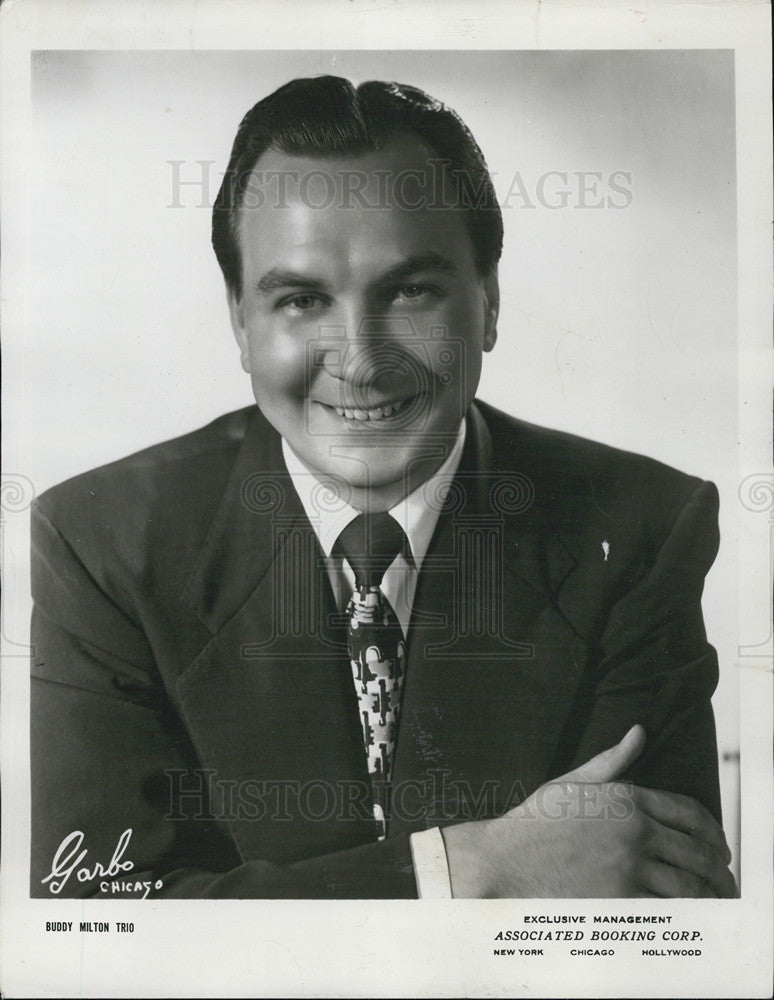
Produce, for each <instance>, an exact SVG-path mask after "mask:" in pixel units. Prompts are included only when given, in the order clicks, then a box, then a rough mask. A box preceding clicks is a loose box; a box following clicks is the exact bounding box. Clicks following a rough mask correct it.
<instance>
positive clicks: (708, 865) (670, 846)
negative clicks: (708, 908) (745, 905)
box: [648, 823, 736, 899]
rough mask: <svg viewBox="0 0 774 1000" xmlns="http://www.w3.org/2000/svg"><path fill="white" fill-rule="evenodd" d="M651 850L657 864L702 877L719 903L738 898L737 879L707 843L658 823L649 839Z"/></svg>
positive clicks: (649, 848)
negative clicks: (658, 862)
mask: <svg viewBox="0 0 774 1000" xmlns="http://www.w3.org/2000/svg"><path fill="white" fill-rule="evenodd" d="M648 850H649V851H650V852H651V853H652V855H653V857H654V858H656V859H657V860H661V861H665V862H667V863H668V864H670V865H672V866H674V867H675V868H681V869H682V870H683V871H686V872H691V873H692V874H693V875H698V876H699V878H701V879H703V880H704V881H705V882H706V883H707V885H708V886H709V887H710V889H712V891H713V893H714V894H715V895H716V896H717V897H718V898H719V899H735V898H736V882H735V881H734V876H733V875H732V874H731V872H730V871H729V870H728V868H727V867H726V865H725V864H724V861H723V857H722V856H721V855H720V854H719V853H718V852H717V851H716V850H715V848H714V847H710V845H709V844H707V843H706V842H705V841H703V840H697V839H696V838H694V837H691V836H689V835H688V834H685V833H681V832H680V831H679V830H672V829H669V827H665V826H661V824H660V823H658V824H656V829H655V830H654V833H653V834H652V835H651V837H650V838H649V839H648Z"/></svg>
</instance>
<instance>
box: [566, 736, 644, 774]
mask: <svg viewBox="0 0 774 1000" xmlns="http://www.w3.org/2000/svg"><path fill="white" fill-rule="evenodd" d="M644 746H645V730H644V729H643V728H642V726H632V728H631V729H630V730H629V732H628V733H627V734H626V736H624V738H623V739H622V740H621V741H620V743H616V744H615V746H612V747H610V748H609V749H607V750H603V751H602V753H599V754H597V756H596V757H592V758H591V760H587V761H586V763H585V764H581V765H580V767H576V768H575V770H574V771H568V773H567V774H563V775H562V776H561V778H557V779H556V780H557V781H583V782H586V781H588V782H592V781H593V782H597V781H615V779H616V778H617V777H618V776H619V775H621V774H623V773H624V771H626V770H627V768H629V767H631V765H632V764H633V763H634V761H635V760H636V759H637V758H638V757H639V755H640V754H641V753H642V748H643V747H644Z"/></svg>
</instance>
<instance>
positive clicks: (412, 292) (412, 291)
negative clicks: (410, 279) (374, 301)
mask: <svg viewBox="0 0 774 1000" xmlns="http://www.w3.org/2000/svg"><path fill="white" fill-rule="evenodd" d="M426 291H427V289H426V288H425V287H424V286H423V285H401V286H400V288H399V289H398V293H399V295H400V297H401V298H403V299H418V298H419V297H420V295H424V293H425V292H426Z"/></svg>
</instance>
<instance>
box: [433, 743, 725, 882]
mask: <svg viewBox="0 0 774 1000" xmlns="http://www.w3.org/2000/svg"><path fill="white" fill-rule="evenodd" d="M644 745H645V731H644V730H643V728H642V727H641V726H633V727H632V729H630V730H629V732H628V733H627V734H626V735H625V736H624V738H623V739H622V740H621V741H620V743H618V744H616V745H615V746H613V747H610V749H608V750H605V751H603V752H602V753H600V754H598V755H597V756H596V757H594V758H592V759H591V760H590V761H588V762H587V763H586V764H584V765H582V766H581V767H578V768H576V769H575V770H574V771H570V772H569V773H568V774H565V775H563V776H562V777H561V778H558V779H556V781H553V782H550V783H549V784H546V785H543V786H542V787H541V788H539V789H538V790H537V791H536V792H535V793H534V794H533V795H531V796H530V797H529V798H528V799H527V800H526V801H524V802H523V803H521V805H519V806H517V807H516V808H515V809H512V810H511V811H510V812H508V813H506V814H505V815H504V816H501V817H498V818H497V819H495V820H485V821H479V822H473V823H464V824H459V825H457V826H450V827H447V828H446V829H445V830H444V831H443V835H444V840H445V844H446V853H447V858H448V861H449V870H450V875H451V883H452V892H453V895H454V896H458V897H466V898H472V897H478V898H481V897H500V898H509V899H521V898H526V897H539V898H557V897H559V898H568V897H610V896H617V897H621V896H657V897H676V896H688V897H710V898H721V899H730V898H732V897H734V896H735V895H736V884H735V882H734V878H733V876H732V875H731V873H730V871H729V870H728V867H727V866H728V863H729V861H730V860H731V852H730V851H729V848H728V844H727V843H726V839H725V837H724V835H723V831H722V829H721V827H720V825H719V824H718V823H717V822H716V820H714V819H713V818H712V816H710V814H709V813H708V812H707V810H706V809H705V808H704V806H702V805H700V804H699V803H698V802H697V801H696V800H695V799H692V798H689V797H688V796H686V795H680V794H677V793H674V792H663V791H657V790H654V789H648V788H640V787H638V786H636V785H631V784H630V783H628V782H620V781H617V780H616V779H617V778H618V777H619V775H621V774H622V773H624V772H625V771H627V770H628V769H629V767H630V766H631V764H633V763H634V761H635V760H636V759H637V757H638V756H639V754H640V753H641V751H642V749H643V747H644Z"/></svg>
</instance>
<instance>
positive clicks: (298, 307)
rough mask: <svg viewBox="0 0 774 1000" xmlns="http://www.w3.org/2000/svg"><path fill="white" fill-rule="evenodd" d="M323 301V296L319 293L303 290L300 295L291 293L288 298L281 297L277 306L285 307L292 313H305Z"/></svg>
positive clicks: (278, 307) (279, 307)
mask: <svg viewBox="0 0 774 1000" xmlns="http://www.w3.org/2000/svg"><path fill="white" fill-rule="evenodd" d="M321 302H322V298H321V297H320V296H319V295H315V294H313V293H312V292H302V293H300V294H298V295H289V296H288V297H287V298H284V299H281V300H280V301H279V302H278V303H277V305H276V306H275V308H277V309H285V310H287V311H288V312H290V313H305V312H311V311H312V310H313V309H315V308H317V306H319V305H320V303H321Z"/></svg>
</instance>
